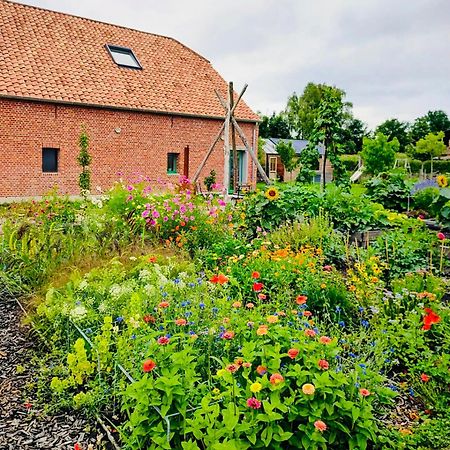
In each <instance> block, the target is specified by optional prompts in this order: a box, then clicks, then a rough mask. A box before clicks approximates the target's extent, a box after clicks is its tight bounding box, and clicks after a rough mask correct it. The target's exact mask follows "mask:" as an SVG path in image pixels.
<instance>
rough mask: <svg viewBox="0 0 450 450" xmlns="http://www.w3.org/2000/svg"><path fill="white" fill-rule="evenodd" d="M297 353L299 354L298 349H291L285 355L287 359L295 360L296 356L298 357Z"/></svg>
mask: <svg viewBox="0 0 450 450" xmlns="http://www.w3.org/2000/svg"><path fill="white" fill-rule="evenodd" d="M298 352H299V351H298V349H296V348H291V349H290V350H288V352H287V354H288V356H289V358H291V359H295V358H296V356H297V355H298Z"/></svg>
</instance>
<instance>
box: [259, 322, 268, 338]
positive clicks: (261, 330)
mask: <svg viewBox="0 0 450 450" xmlns="http://www.w3.org/2000/svg"><path fill="white" fill-rule="evenodd" d="M268 332H269V329H268V327H267V325H260V326H259V327H258V329H257V330H256V334H257V335H258V336H264V335H265V334H267V333H268Z"/></svg>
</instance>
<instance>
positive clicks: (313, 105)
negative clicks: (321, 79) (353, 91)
mask: <svg viewBox="0 0 450 450" xmlns="http://www.w3.org/2000/svg"><path fill="white" fill-rule="evenodd" d="M329 89H332V90H334V91H335V93H336V95H338V96H339V95H340V96H341V98H344V97H345V91H343V90H342V89H339V88H337V87H335V86H328V85H326V84H315V83H312V82H310V83H308V84H307V85H306V87H305V89H304V90H303V93H302V94H301V95H297V93H296V92H294V93H293V94H292V95H291V96H290V97H289V99H288V102H287V106H286V111H285V113H286V115H287V120H288V122H289V126H290V129H291V130H292V132H293V134H294V135H295V136H296V137H297V138H299V139H310V138H311V135H312V133H313V130H314V124H315V121H316V119H317V117H318V114H319V107H320V103H321V101H322V98H323V96H324V93H325V92H326V91H328V90H329ZM351 107H352V104H351V103H349V102H345V103H344V113H345V114H346V115H347V116H348V117H350V116H351V115H350V108H351Z"/></svg>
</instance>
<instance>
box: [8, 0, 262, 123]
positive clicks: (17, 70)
mask: <svg viewBox="0 0 450 450" xmlns="http://www.w3.org/2000/svg"><path fill="white" fill-rule="evenodd" d="M106 44H110V45H117V46H121V47H127V48H131V49H132V50H133V51H134V53H135V54H136V56H137V58H138V60H139V62H140V63H141V65H142V67H143V69H142V70H136V69H129V68H124V67H119V66H117V65H116V63H115V62H114V61H113V60H112V58H111V56H110V55H109V53H108V51H107V49H106V48H105V45H106ZM214 89H217V90H219V91H220V92H221V93H222V95H223V96H224V97H225V96H226V91H227V84H226V82H225V81H224V80H223V78H222V77H221V76H220V75H219V74H218V72H217V71H216V70H215V69H214V68H213V66H212V65H211V64H210V63H209V61H207V60H206V59H205V58H203V57H201V56H200V55H198V54H197V53H195V52H194V51H192V50H191V49H189V48H188V47H186V46H184V45H183V44H181V43H179V42H178V41H176V40H175V39H172V38H168V37H164V36H159V35H155V34H150V33H145V32H142V31H137V30H132V29H129V28H124V27H121V26H117V25H110V24H106V23H102V22H97V21H94V20H89V19H84V18H80V17H76V16H71V15H68V14H62V13H58V12H54V11H48V10H45V9H41V8H36V7H32V6H26V5H22V4H18V3H13V2H11V1H8V0H0V97H20V98H28V99H40V100H47V101H58V102H64V103H75V104H79V103H82V104H88V105H95V106H107V107H115V108H126V109H137V110H146V111H156V112H166V113H176V114H183V115H184V114H186V115H194V116H208V117H223V116H224V111H223V108H222V106H221V105H220V103H219V101H218V100H217V98H216V95H215V93H214ZM225 98H226V97H225ZM236 117H237V118H239V119H244V120H252V121H254V120H258V116H257V115H256V114H255V113H254V112H253V111H252V110H251V109H250V108H249V107H248V106H247V105H246V104H245V103H244V102H243V101H242V100H241V102H240V104H239V106H238V108H237V109H236Z"/></svg>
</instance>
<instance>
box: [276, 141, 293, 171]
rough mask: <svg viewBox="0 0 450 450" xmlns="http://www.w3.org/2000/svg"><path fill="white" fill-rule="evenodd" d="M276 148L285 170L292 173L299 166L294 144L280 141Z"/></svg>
mask: <svg viewBox="0 0 450 450" xmlns="http://www.w3.org/2000/svg"><path fill="white" fill-rule="evenodd" d="M276 148H277V152H278V154H279V155H280V158H281V162H282V163H283V166H284V168H285V169H286V170H287V171H288V172H292V171H293V170H294V169H295V168H296V167H297V165H298V160H297V158H296V155H295V150H294V147H293V146H292V142H285V141H279V142H278V144H277V147H276Z"/></svg>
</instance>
